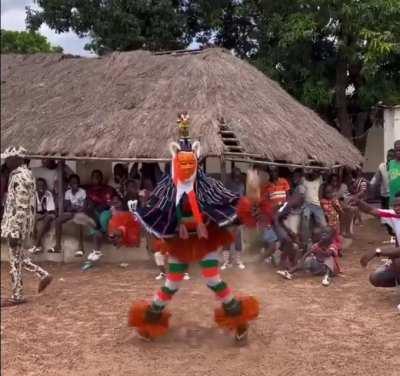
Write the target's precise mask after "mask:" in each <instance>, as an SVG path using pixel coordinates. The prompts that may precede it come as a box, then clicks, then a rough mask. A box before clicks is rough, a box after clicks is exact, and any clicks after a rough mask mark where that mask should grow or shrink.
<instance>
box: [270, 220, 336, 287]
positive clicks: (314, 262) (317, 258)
mask: <svg viewBox="0 0 400 376" xmlns="http://www.w3.org/2000/svg"><path fill="white" fill-rule="evenodd" d="M334 238H335V230H334V229H333V228H332V227H325V228H323V229H321V228H316V229H315V230H314V232H313V241H315V243H314V245H313V246H312V247H311V249H310V250H309V251H308V252H307V253H306V254H305V255H304V256H303V258H302V260H301V261H300V262H299V263H298V264H297V265H296V266H294V267H293V268H291V269H290V270H278V271H277V273H278V274H279V275H280V276H282V277H283V278H286V279H293V274H294V273H295V272H297V271H299V270H308V271H310V272H311V273H312V274H314V275H323V278H322V285H323V286H329V285H330V283H331V277H333V276H334V275H336V274H337V273H339V272H340V269H339V265H338V263H337V256H338V252H337V248H336V245H335V243H334Z"/></svg>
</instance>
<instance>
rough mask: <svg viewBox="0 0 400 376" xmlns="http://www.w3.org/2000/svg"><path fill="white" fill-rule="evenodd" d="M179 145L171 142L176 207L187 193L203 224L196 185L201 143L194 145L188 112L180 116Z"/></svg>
mask: <svg viewBox="0 0 400 376" xmlns="http://www.w3.org/2000/svg"><path fill="white" fill-rule="evenodd" d="M177 123H178V127H179V143H177V142H171V144H170V151H171V155H172V163H171V175H172V180H173V182H174V184H175V186H176V201H175V203H176V205H178V204H179V202H180V200H181V198H182V196H183V195H184V194H185V193H186V194H187V196H188V199H189V204H190V207H191V209H192V212H193V215H194V217H195V219H196V222H197V223H198V224H199V223H202V222H203V219H202V215H201V211H200V208H199V205H198V200H197V197H196V193H195V191H194V183H195V180H196V176H197V169H198V159H199V157H200V142H199V141H195V142H193V144H192V141H191V139H190V135H189V115H188V114H187V112H183V113H180V114H179V115H178V120H177Z"/></svg>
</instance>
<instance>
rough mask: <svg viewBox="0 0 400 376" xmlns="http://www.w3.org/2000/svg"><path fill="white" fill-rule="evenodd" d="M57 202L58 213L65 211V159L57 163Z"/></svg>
mask: <svg viewBox="0 0 400 376" xmlns="http://www.w3.org/2000/svg"><path fill="white" fill-rule="evenodd" d="M57 195H58V196H57V200H58V201H57V202H58V214H63V213H64V161H63V160H60V161H58V163H57Z"/></svg>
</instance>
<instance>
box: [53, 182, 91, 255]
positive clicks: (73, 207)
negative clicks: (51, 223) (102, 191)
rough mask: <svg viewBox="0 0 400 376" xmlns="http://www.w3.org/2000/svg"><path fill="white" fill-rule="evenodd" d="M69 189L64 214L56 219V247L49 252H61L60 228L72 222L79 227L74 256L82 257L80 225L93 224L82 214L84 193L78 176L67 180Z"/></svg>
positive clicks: (84, 206) (65, 199)
mask: <svg viewBox="0 0 400 376" xmlns="http://www.w3.org/2000/svg"><path fill="white" fill-rule="evenodd" d="M68 185H69V189H68V190H67V191H66V192H65V195H64V212H63V213H62V214H59V215H58V217H57V218H56V221H55V225H56V245H55V247H53V248H50V250H49V252H54V253H59V252H60V251H61V236H62V226H63V224H64V223H66V222H68V221H71V220H72V221H74V222H75V223H76V224H78V225H80V227H79V249H78V251H76V252H75V256H83V254H84V242H83V230H82V227H81V225H90V226H95V225H96V224H95V222H94V221H93V219H91V218H90V217H89V216H87V215H86V214H84V212H85V209H86V204H87V202H86V191H85V190H84V189H83V188H80V178H79V176H78V175H71V176H70V178H69V183H68Z"/></svg>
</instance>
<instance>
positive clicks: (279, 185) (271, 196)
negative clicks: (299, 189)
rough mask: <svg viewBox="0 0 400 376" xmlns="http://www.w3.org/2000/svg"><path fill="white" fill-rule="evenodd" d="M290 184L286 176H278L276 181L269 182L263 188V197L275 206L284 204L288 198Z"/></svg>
mask: <svg viewBox="0 0 400 376" xmlns="http://www.w3.org/2000/svg"><path fill="white" fill-rule="evenodd" d="M289 191H290V184H289V182H288V181H287V180H286V179H285V178H278V179H277V181H276V182H274V183H273V182H269V183H268V184H267V185H266V186H264V187H263V188H262V190H261V195H262V198H263V199H266V200H269V201H270V202H271V203H272V205H273V206H275V207H279V206H282V205H283V204H284V203H285V202H286V199H287V192H289Z"/></svg>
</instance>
